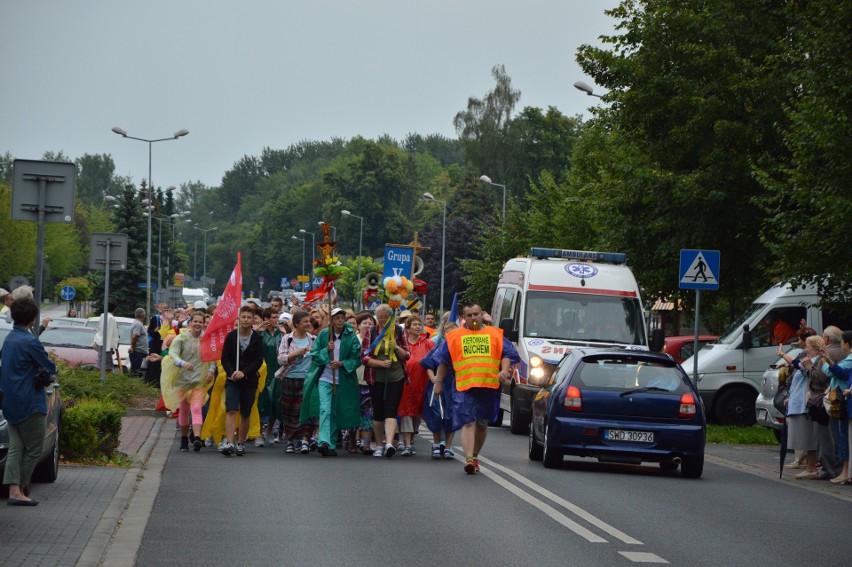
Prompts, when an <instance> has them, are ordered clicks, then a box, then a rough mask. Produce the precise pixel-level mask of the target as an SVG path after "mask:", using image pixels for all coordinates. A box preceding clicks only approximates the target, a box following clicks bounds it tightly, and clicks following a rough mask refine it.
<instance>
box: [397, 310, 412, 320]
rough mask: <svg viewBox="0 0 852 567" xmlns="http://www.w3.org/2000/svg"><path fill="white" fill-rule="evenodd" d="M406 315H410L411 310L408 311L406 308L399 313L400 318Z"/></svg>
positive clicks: (406, 316)
mask: <svg viewBox="0 0 852 567" xmlns="http://www.w3.org/2000/svg"><path fill="white" fill-rule="evenodd" d="M408 317H411V311H409V310H408V309H406V310H405V311H403V312H402V313H400V314H399V318H400V319H406V318H408Z"/></svg>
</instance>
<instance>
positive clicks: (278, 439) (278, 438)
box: [272, 435, 281, 445]
mask: <svg viewBox="0 0 852 567" xmlns="http://www.w3.org/2000/svg"><path fill="white" fill-rule="evenodd" d="M272 442H273V443H275V444H276V445H278V444H279V443H281V436H280V435H276V436H275V437H273V438H272Z"/></svg>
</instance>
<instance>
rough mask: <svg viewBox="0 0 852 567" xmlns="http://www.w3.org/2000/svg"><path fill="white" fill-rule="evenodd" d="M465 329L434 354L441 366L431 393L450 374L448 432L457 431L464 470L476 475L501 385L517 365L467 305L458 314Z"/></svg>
mask: <svg viewBox="0 0 852 567" xmlns="http://www.w3.org/2000/svg"><path fill="white" fill-rule="evenodd" d="M462 315H463V317H464V322H465V327H463V328H460V329H456V330H454V331H450V332H449V333H448V334H447V337H446V340H445V341H444V342H443V343H441V346H440V347H439V349H438V352H437V353H436V358H437V359H438V360H439V361H440V364H439V366H438V372H437V373H436V376H435V388H434V391H435V394H436V395H439V394H441V392H442V391H443V381H444V378H445V377H446V375H447V369H448V368H449V367H452V368H453V370H454V371H455V389H456V392H455V395H454V398H453V429H454V430H458V429H461V440H462V447H463V449H464V453H465V457H466V460H465V464H464V471H465V472H466V473H467V474H474V473H475V472H477V471H479V452H480V451H482V447H483V445H484V444H485V439H486V437H487V435H488V424H489V423H491V422H492V421H494V420H495V419H496V418H497V414H498V412H499V410H500V386H501V384H504V383H506V382H507V381H508V380H509V379H510V376H511V374H510V372H511V368H510V367H511V365H512V364H515V363H518V362H520V357H519V356H518V352H517V351H516V350H515V347H514V346H512V343H511V342H509V341H508V340H506V339H505V338H504V337H503V331H502V330H501V329H498V328H495V327H484V326H483V313H482V309H481V308H480V307H479V305H478V304H476V303H469V304H467V305H465V306H464V308H463V310H462Z"/></svg>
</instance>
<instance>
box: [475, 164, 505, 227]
mask: <svg viewBox="0 0 852 567" xmlns="http://www.w3.org/2000/svg"><path fill="white" fill-rule="evenodd" d="M479 180H480V181H482V182H483V183H487V184H489V185H493V186H495V187H502V188H503V220H504V221H505V220H506V186H505V185H503V184H502V183H494V182H493V181H491V178H490V177H488V176H487V175H483V176H482V177H480V178H479Z"/></svg>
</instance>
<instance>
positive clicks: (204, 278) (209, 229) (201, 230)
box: [192, 226, 219, 284]
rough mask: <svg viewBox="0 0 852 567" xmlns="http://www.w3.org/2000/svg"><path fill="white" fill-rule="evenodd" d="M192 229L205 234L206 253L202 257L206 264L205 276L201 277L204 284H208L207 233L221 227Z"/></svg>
mask: <svg viewBox="0 0 852 567" xmlns="http://www.w3.org/2000/svg"><path fill="white" fill-rule="evenodd" d="M192 228H194V229H195V230H197V231H199V232H203V233H204V252H203V253H202V255H203V256H202V257H203V258H204V260H203V261H204V263H203V264H202V266H203V270H204V272H203V275H202V276H201V278H202V282H203V283H205V284H206V283H207V233H208V232H210V231H211V230H216V229H217V228H219V227H218V226H214V227H213V228H198V227H197V226H194V227H192Z"/></svg>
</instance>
